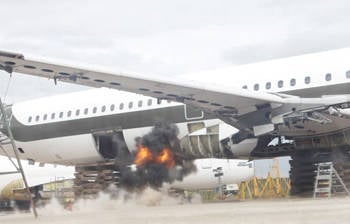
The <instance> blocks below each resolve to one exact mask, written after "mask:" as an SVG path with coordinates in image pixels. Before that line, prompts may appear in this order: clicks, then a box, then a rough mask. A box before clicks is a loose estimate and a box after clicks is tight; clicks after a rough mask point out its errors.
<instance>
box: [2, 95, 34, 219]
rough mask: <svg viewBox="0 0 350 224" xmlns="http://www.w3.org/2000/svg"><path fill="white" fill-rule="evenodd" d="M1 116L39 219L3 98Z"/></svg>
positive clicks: (32, 205) (31, 202) (19, 170)
mask: <svg viewBox="0 0 350 224" xmlns="http://www.w3.org/2000/svg"><path fill="white" fill-rule="evenodd" d="M0 114H2V116H1V120H2V121H1V122H2V123H3V125H4V128H5V129H6V131H7V134H8V137H9V139H10V142H11V145H12V149H13V152H14V154H15V157H16V160H17V164H18V167H17V166H15V167H16V169H17V170H18V172H20V173H21V176H22V179H23V182H24V186H25V188H26V191H27V194H28V197H29V199H30V204H31V207H32V210H33V214H34V216H35V218H37V217H38V213H37V211H36V207H35V203H34V200H33V197H32V193H31V192H30V188H29V185H28V182H27V178H26V176H25V174H24V170H23V166H22V163H21V160H20V158H19V155H18V152H17V146H16V143H15V141H14V138H13V134H12V130H11V128H10V124H9V121H8V119H7V114H6V110H5V108H4V105H3V103H2V100H1V98H0ZM14 165H15V164H14Z"/></svg>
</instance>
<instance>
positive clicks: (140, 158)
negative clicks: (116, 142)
mask: <svg viewBox="0 0 350 224" xmlns="http://www.w3.org/2000/svg"><path fill="white" fill-rule="evenodd" d="M177 135H178V128H177V127H176V126H175V125H170V124H158V125H156V126H155V127H154V128H153V129H152V131H151V132H150V133H148V134H146V135H145V136H143V137H142V138H139V139H138V140H137V151H136V154H135V157H134V158H133V160H132V161H133V164H134V165H133V166H134V167H135V168H134V169H130V167H124V168H123V169H122V170H121V172H120V173H121V179H120V184H121V186H122V187H125V188H126V189H128V190H135V189H136V190H137V189H144V188H145V187H147V186H150V187H152V188H155V189H158V188H160V187H162V185H163V183H172V182H173V181H175V180H180V181H181V180H182V179H183V177H184V176H185V175H187V174H189V173H190V172H192V171H194V170H195V166H194V165H193V164H192V161H190V160H184V158H183V156H182V153H181V147H180V141H179V139H178V138H177Z"/></svg>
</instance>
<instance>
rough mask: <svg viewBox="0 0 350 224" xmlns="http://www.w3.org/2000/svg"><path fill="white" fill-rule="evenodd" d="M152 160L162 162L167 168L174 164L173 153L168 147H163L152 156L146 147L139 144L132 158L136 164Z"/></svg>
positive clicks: (143, 163) (139, 164)
mask: <svg viewBox="0 0 350 224" xmlns="http://www.w3.org/2000/svg"><path fill="white" fill-rule="evenodd" d="M152 162H153V163H158V164H162V165H164V166H165V167H167V168H168V169H171V168H173V167H174V166H175V160H174V155H173V153H172V152H171V150H170V149H169V148H167V147H165V148H164V149H163V150H162V151H161V152H160V153H159V154H158V155H157V156H156V157H154V156H153V154H152V152H151V150H150V149H149V148H148V147H146V146H142V145H140V146H139V147H138V150H137V153H136V157H135V160H134V163H135V164H136V166H142V165H145V164H147V163H152Z"/></svg>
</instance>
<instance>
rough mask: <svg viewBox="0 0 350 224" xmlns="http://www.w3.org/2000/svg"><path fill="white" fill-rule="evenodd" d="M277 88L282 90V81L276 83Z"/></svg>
mask: <svg viewBox="0 0 350 224" xmlns="http://www.w3.org/2000/svg"><path fill="white" fill-rule="evenodd" d="M277 86H278V88H282V87H283V81H282V80H280V81H278V83H277Z"/></svg>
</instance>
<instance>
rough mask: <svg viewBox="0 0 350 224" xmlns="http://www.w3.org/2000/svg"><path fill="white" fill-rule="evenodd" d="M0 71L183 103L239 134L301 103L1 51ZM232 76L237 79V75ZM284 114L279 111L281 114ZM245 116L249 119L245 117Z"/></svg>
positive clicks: (247, 92) (232, 89)
mask: <svg viewBox="0 0 350 224" xmlns="http://www.w3.org/2000/svg"><path fill="white" fill-rule="evenodd" d="M0 69H2V70H5V71H7V72H9V73H13V72H18V73H23V74H29V75H33V76H39V77H45V78H48V79H52V80H54V81H55V82H56V81H62V82H68V83H75V84H80V85H85V86H91V87H108V88H114V89H118V90H124V91H128V92H133V93H138V94H142V95H146V96H151V97H155V98H161V99H170V100H174V101H178V102H182V103H185V104H186V105H192V106H195V107H197V108H200V109H201V110H204V111H205V112H207V113H210V114H214V115H215V116H216V117H218V118H220V119H222V120H223V121H225V122H226V123H228V124H230V125H233V126H235V127H237V128H239V129H241V130H242V129H249V128H252V127H253V126H255V125H262V124H265V123H269V122H271V121H270V118H269V116H267V113H269V112H271V108H272V107H280V106H281V105H284V104H290V105H294V104H297V105H299V104H301V102H302V100H300V99H296V98H295V97H285V96H282V95H278V94H272V93H266V92H260V91H259V92H257V91H249V90H246V89H241V88H234V87H227V86H217V85H215V84H208V83H199V82H198V81H188V80H182V81H181V80H178V79H176V80H174V79H171V78H156V77H154V76H146V75H139V74H130V73H124V72H123V71H113V70H110V69H106V68H99V67H96V66H91V65H89V66H78V65H69V64H68V63H62V62H59V61H57V60H52V61H49V60H47V59H40V58H39V59H35V57H27V56H24V55H22V54H17V53H11V52H5V51H0ZM214 75H215V74H214ZM232 75H236V76H239V75H240V74H232ZM341 100H343V99H341ZM346 100H348V99H346ZM326 101H327V102H326V103H325V102H323V100H316V101H315V100H308V101H307V102H308V103H309V104H310V102H317V103H320V104H321V105H324V104H327V103H329V102H330V101H329V100H326ZM311 104H313V103H311ZM312 107H314V106H312ZM288 110H290V108H289V109H288ZM294 111H295V109H294ZM284 112H285V111H283V110H282V111H281V112H280V113H284ZM248 114H249V116H247V115H248Z"/></svg>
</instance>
